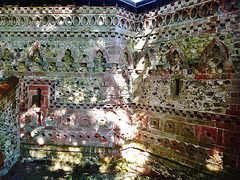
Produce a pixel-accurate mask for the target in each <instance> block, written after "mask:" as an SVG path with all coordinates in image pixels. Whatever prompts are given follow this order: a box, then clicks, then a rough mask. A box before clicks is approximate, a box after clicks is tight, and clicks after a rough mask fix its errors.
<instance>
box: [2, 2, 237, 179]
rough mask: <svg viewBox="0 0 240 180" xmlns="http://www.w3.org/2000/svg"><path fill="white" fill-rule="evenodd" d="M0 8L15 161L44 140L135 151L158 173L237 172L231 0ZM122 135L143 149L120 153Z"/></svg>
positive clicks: (234, 6)
mask: <svg viewBox="0 0 240 180" xmlns="http://www.w3.org/2000/svg"><path fill="white" fill-rule="evenodd" d="M1 13H2V14H1V26H0V31H1V34H0V36H1V41H0V45H1V59H2V61H1V69H2V72H3V73H4V74H5V75H11V74H14V75H15V76H18V77H19V78H20V94H21V96H20V114H19V122H20V128H21V135H20V136H21V142H22V147H23V148H22V154H23V156H29V155H30V154H31V153H30V151H28V150H29V149H31V148H33V147H34V148H35V149H36V147H39V149H41V148H43V147H44V145H48V146H47V147H46V148H48V147H49V146H53V147H55V146H57V145H60V146H65V145H67V146H75V147H84V148H86V149H87V150H86V151H87V152H88V153H89V154H90V156H91V153H92V154H94V153H95V154H98V153H99V148H103V151H102V152H104V155H105V156H107V154H109V155H111V157H112V156H113V157H116V156H119V157H120V156H123V157H124V158H127V157H129V155H127V154H128V153H126V152H132V153H134V154H135V155H136V154H137V149H138V151H139V149H141V150H143V151H146V152H149V153H151V154H148V155H149V157H148V156H145V155H146V154H143V156H144V158H143V159H144V162H143V161H138V160H137V161H136V162H139V164H141V165H142V166H143V167H145V168H146V164H147V163H149V171H157V170H156V168H154V166H155V165H156V164H158V165H159V168H157V169H160V170H159V172H161V173H163V172H165V170H164V168H166V167H168V168H167V170H166V171H167V173H165V176H167V177H177V176H179V177H184V176H187V177H191V176H192V175H191V174H190V173H191V171H189V169H190V168H193V169H195V170H196V171H198V172H203V173H205V172H206V173H208V174H212V175H216V176H218V177H220V176H230V175H231V174H233V176H234V175H235V174H236V173H237V172H238V171H239V167H240V166H239V156H238V154H239V153H238V151H239V147H238V145H239V122H240V121H239V114H240V110H239V106H240V105H239V104H240V103H239V98H240V97H239V96H240V94H239V85H238V84H239V70H240V65H239V37H238V35H237V33H238V32H239V4H237V2H236V1H216V2H215V1H195V0H191V1H177V2H175V3H173V4H169V5H167V6H164V7H161V8H159V9H155V10H153V11H150V12H147V13H144V14H140V15H136V14H131V13H129V12H127V11H125V10H122V9H120V8H117V7H87V6H84V7H70V6H69V7H3V8H1ZM130 142H134V143H137V144H140V147H138V148H135V147H134V146H131V145H130V147H131V148H132V149H135V150H136V151H135V150H133V151H124V153H123V149H119V147H120V146H121V145H124V144H126V143H130ZM39 145H41V146H39ZM88 147H90V148H88ZM109 148H113V149H114V150H117V151H116V152H115V151H114V150H113V151H114V152H111V153H110V152H109V153H108V151H109ZM131 148H129V147H128V148H127V149H131ZM50 149H51V148H50ZM56 149H57V148H56ZM111 151H112V150H111ZM25 153H26V154H25ZM28 153H29V154H28ZM113 154H114V155H113ZM126 155H127V156H126ZM153 156H154V157H153ZM133 157H135V156H133ZM136 157H137V155H136ZM147 157H148V158H147ZM156 157H157V158H156ZM162 158H166V159H168V160H170V161H166V162H165V161H163V160H162ZM133 159H134V158H133ZM147 159H148V160H147ZM129 161H130V162H134V161H133V160H129ZM147 161H148V162H147ZM172 162H173V164H172ZM175 162H176V163H177V164H178V165H179V164H180V165H179V166H178V165H176V166H175V165H174V163H175ZM144 164H145V165H144ZM173 166H175V169H176V171H174V172H171V171H170V169H171V168H172V167H173ZM146 169H147V168H146ZM186 169H187V170H186ZM178 170H181V171H182V172H185V171H186V172H188V173H180V172H177V171H178ZM231 172H233V173H231ZM163 174H164V173H163ZM201 175H203V174H201ZM201 175H199V174H197V175H196V177H197V176H201Z"/></svg>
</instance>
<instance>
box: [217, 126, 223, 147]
mask: <svg viewBox="0 0 240 180" xmlns="http://www.w3.org/2000/svg"><path fill="white" fill-rule="evenodd" d="M222 137H223V130H221V129H218V135H217V145H219V146H222Z"/></svg>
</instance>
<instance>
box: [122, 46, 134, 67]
mask: <svg viewBox="0 0 240 180" xmlns="http://www.w3.org/2000/svg"><path fill="white" fill-rule="evenodd" d="M125 53H127V55H128V57H127V59H128V64H129V67H133V58H132V54H131V53H130V51H129V50H128V48H127V47H125V48H124V50H123V51H122V53H121V54H120V58H119V61H120V63H121V62H122V61H124V56H125Z"/></svg>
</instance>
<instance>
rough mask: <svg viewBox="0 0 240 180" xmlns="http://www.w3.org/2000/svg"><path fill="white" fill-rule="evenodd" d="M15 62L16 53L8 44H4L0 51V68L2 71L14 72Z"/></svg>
mask: <svg viewBox="0 0 240 180" xmlns="http://www.w3.org/2000/svg"><path fill="white" fill-rule="evenodd" d="M14 62H16V53H15V51H14V50H13V48H11V47H10V45H9V44H7V43H6V44H5V45H4V46H3V47H2V49H1V57H0V66H1V69H2V70H6V71H7V70H15V69H14V67H13V64H14Z"/></svg>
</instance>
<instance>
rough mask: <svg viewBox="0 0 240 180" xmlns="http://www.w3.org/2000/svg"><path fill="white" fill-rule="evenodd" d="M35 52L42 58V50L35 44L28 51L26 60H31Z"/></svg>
mask: <svg viewBox="0 0 240 180" xmlns="http://www.w3.org/2000/svg"><path fill="white" fill-rule="evenodd" d="M35 50H38V51H39V53H40V55H41V57H43V56H42V54H43V53H42V49H41V47H40V45H39V43H38V42H35V43H34V45H33V46H32V47H31V48H30V49H29V51H28V58H31V57H32V56H33V54H34V51H35Z"/></svg>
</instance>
